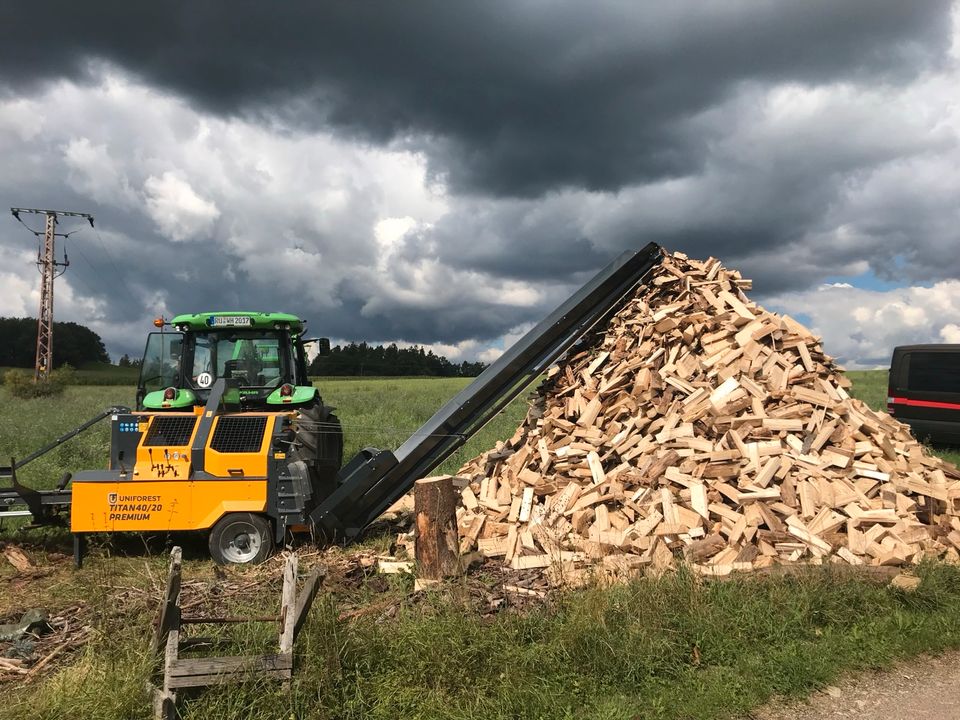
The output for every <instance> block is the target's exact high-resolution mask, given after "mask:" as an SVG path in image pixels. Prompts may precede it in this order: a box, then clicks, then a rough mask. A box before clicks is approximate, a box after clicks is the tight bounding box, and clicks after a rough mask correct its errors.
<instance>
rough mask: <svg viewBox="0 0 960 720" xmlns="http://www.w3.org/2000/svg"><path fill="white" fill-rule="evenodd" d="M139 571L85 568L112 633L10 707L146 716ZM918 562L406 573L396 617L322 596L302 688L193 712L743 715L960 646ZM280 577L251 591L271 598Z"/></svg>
mask: <svg viewBox="0 0 960 720" xmlns="http://www.w3.org/2000/svg"><path fill="white" fill-rule="evenodd" d="M118 564H119V565H121V569H120V570H118V569H116V566H117V565H118ZM153 564H154V565H156V563H153ZM124 570H125V571H126V573H125V574H122V575H121V574H119V573H121V572H123V571H124ZM130 570H131V568H130V564H129V563H128V564H127V566H125V567H124V566H123V565H122V564H121V563H119V562H118V561H116V560H114V561H110V563H108V562H107V561H105V560H104V561H98V562H97V563H95V564H94V565H93V566H92V567H91V568H90V569H89V570H85V571H84V574H82V576H83V577H84V578H85V580H84V581H83V582H85V583H86V585H87V586H88V587H89V589H90V593H91V595H90V599H91V600H92V601H94V602H97V601H99V603H100V606H101V608H102V609H100V610H99V611H98V614H97V615H96V617H95V619H94V622H95V624H96V628H97V630H99V631H100V632H98V633H97V635H96V637H95V639H94V640H93V641H92V642H91V643H90V644H89V645H88V646H87V648H86V650H85V652H83V653H82V654H81V656H80V657H78V658H76V659H75V661H74V662H73V663H72V664H71V665H70V666H69V667H68V668H66V669H64V670H62V671H61V672H59V673H58V674H56V675H54V676H52V677H50V678H48V679H46V680H43V681H41V682H40V683H39V684H38V685H37V686H28V687H25V688H20V689H13V690H9V691H7V693H6V694H5V698H6V701H5V712H4V717H5V718H10V719H11V720H21V719H22V720H27V718H30V719H31V720H46V719H50V720H53V719H54V718H85V719H89V720H100V719H102V720H115V719H120V718H123V719H128V718H147V717H149V708H148V703H147V699H146V697H145V695H144V693H143V690H142V687H143V682H144V681H145V680H146V679H147V678H148V677H149V674H150V670H151V659H150V658H148V657H146V656H145V653H144V652H143V648H144V644H145V642H146V636H147V633H146V631H145V630H146V628H147V627H148V622H149V616H150V613H149V606H148V604H147V603H145V602H140V603H133V604H130V603H129V601H127V602H128V604H127V606H126V607H116V606H115V605H114V603H111V601H110V598H111V597H112V595H111V593H113V592H115V591H112V590H111V589H110V586H115V587H116V586H119V587H123V586H124V585H125V584H127V583H131V582H135V581H136V575H135V574H131V573H130ZM188 572H189V573H192V575H189V576H190V577H191V578H195V577H196V570H192V569H191V570H190V571H188ZM234 573H239V574H241V575H242V574H243V573H242V571H231V573H230V574H229V575H228V578H229V577H230V576H232V575H233V574H234ZM920 575H921V577H922V583H921V585H920V587H919V588H918V589H917V590H916V591H915V592H912V593H905V592H903V591H900V590H897V589H895V588H892V587H890V586H889V585H884V584H882V583H880V582H878V581H876V580H873V579H870V578H868V577H866V576H863V575H858V574H856V573H854V572H852V571H839V570H837V569H830V568H808V569H806V570H805V571H802V572H800V573H798V574H795V575H780V576H764V577H751V578H744V579H735V580H730V581H712V582H702V581H700V580H698V579H697V578H695V577H693V576H692V575H691V574H689V573H687V572H684V571H680V572H678V573H675V574H672V575H669V576H666V577H664V578H661V579H658V580H643V581H635V582H632V583H630V584H628V585H623V586H618V587H613V588H607V589H600V588H591V589H586V590H580V591H571V592H568V593H566V594H563V595H558V596H556V597H555V598H554V599H553V600H552V602H550V603H549V604H548V605H546V606H544V607H542V608H537V609H533V610H528V611H524V612H518V611H512V610H506V611H503V612H500V613H499V614H496V615H493V616H491V617H484V616H483V615H481V614H480V613H478V612H477V604H478V600H477V597H476V594H471V593H469V592H468V591H467V586H466V585H460V584H453V585H451V586H449V587H446V588H442V589H440V590H439V591H436V592H432V593H429V594H428V595H427V596H426V598H422V599H421V600H420V601H419V602H416V603H411V602H409V601H406V602H402V601H403V600H404V598H406V597H408V595H407V593H408V588H407V587H406V586H405V585H404V584H403V582H402V581H398V582H397V583H395V584H394V585H392V586H389V587H387V588H386V589H382V588H381V589H380V590H379V594H378V596H377V597H378V599H380V600H384V599H393V600H394V601H395V605H394V607H395V612H394V614H393V616H392V617H390V618H386V617H384V616H381V615H377V614H371V615H369V616H365V617H360V618H358V619H354V620H338V617H337V616H338V614H339V603H340V602H341V599H340V597H338V595H337V594H323V595H321V596H320V597H319V598H318V601H317V603H316V605H315V607H314V608H313V610H312V611H311V615H310V617H309V619H308V622H307V624H306V626H305V628H304V631H303V634H302V635H301V638H300V640H299V641H298V646H297V670H296V675H295V679H294V682H293V683H292V687H291V690H290V692H289V694H288V693H285V692H284V691H283V690H282V688H281V687H280V686H279V685H278V684H272V683H263V684H250V685H246V686H239V687H238V686H232V687H228V688H222V689H211V690H209V691H206V692H204V693H201V694H199V695H195V696H193V697H187V698H185V701H184V702H183V703H182V704H181V711H182V714H183V717H184V718H210V717H236V718H249V719H250V720H261V719H262V720H266V719H268V718H269V719H276V720H280V719H283V720H287V719H289V718H337V719H343V720H348V719H353V718H357V719H358V720H359V719H360V718H363V719H364V720H366V719H368V718H372V719H377V718H383V719H384V720H388V719H392V718H397V717H405V718H411V719H413V718H450V719H466V718H484V719H487V718H489V719H495V718H517V717H525V718H526V717H529V718H544V719H551V718H557V719H561V718H611V719H612V718H624V719H626V718H635V717H643V718H651V719H657V720H693V719H701V720H708V719H714V718H731V717H738V716H742V714H744V713H746V712H749V711H750V709H751V708H753V707H755V706H756V705H758V704H760V703H762V702H764V701H765V700H767V699H768V698H769V697H770V696H771V695H773V694H782V695H787V696H800V695H803V694H806V693H808V692H809V691H811V690H812V689H814V688H817V687H822V686H823V685H825V684H828V683H830V682H832V681H833V680H834V679H835V678H836V677H837V676H838V674H840V673H842V672H845V671H849V670H856V669H867V668H882V667H886V666H888V665H889V664H890V663H892V662H894V661H896V660H898V659H900V658H904V657H909V656H911V655H914V654H916V653H919V652H927V651H937V650H942V649H946V648H952V647H956V646H958V645H960V570H958V569H956V568H953V567H949V566H943V565H930V566H927V567H923V568H921V569H920ZM144 579H145V577H141V578H140V581H141V582H143V581H144ZM78 582H79V581H77V580H74V583H78ZM154 582H155V580H154ZM372 583H373V581H372V580H371V581H369V584H372ZM275 589H276V588H275V587H270V588H269V589H265V590H264V591H263V593H262V594H261V596H260V597H259V598H255V599H254V601H253V603H252V604H253V605H254V606H256V607H261V608H263V607H266V608H269V605H270V602H275ZM864 608H869V609H870V611H869V612H864ZM234 609H235V610H242V609H243V608H240V607H235V608H234ZM246 611H247V612H249V611H250V607H247V608H246ZM236 632H238V633H239V638H238V640H239V643H238V645H237V650H239V649H240V648H244V649H246V650H247V651H250V650H262V651H267V650H268V648H269V646H270V643H271V630H270V629H269V628H259V629H256V628H254V627H253V626H250V627H246V628H238V629H237V630H236Z"/></svg>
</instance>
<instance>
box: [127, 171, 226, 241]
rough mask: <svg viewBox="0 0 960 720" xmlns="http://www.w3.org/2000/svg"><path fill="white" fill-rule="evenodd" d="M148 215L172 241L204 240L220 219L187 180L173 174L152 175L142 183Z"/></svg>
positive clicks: (216, 210)
mask: <svg viewBox="0 0 960 720" xmlns="http://www.w3.org/2000/svg"><path fill="white" fill-rule="evenodd" d="M143 189H144V190H145V191H146V196H147V212H148V213H149V214H150V217H151V218H153V221H154V222H155V223H156V224H157V227H158V228H159V229H160V231H161V232H162V233H163V234H164V235H166V236H167V237H169V238H170V239H171V240H174V241H175V242H183V241H185V240H194V241H196V240H203V239H204V238H206V237H207V236H209V235H210V234H211V233H212V232H213V228H214V224H215V223H216V221H217V218H219V217H220V210H219V209H218V208H217V206H216V204H215V203H213V202H211V201H210V200H207V199H205V198H202V197H200V196H199V195H198V194H197V193H196V191H195V190H194V189H193V188H192V187H191V186H190V183H188V182H187V181H186V180H182V179H181V178H178V177H177V176H176V175H174V173H172V172H165V173H163V175H162V176H161V177H159V178H157V177H154V176H153V175H151V176H150V177H148V178H147V179H146V182H144V184H143Z"/></svg>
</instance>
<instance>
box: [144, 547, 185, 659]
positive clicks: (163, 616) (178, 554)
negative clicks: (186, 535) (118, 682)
mask: <svg viewBox="0 0 960 720" xmlns="http://www.w3.org/2000/svg"><path fill="white" fill-rule="evenodd" d="M182 567H183V550H181V548H180V546H179V545H177V546H175V547H174V548H173V549H172V550H171V551H170V565H169V570H168V572H167V587H166V590H165V591H164V593H163V604H162V605H161V606H160V621H159V622H158V623H157V632H156V634H155V635H154V638H153V644H152V645H151V652H152V653H157V652H160V649H161V648H164V647H166V646H167V634H168V633H169V632H170V629H171V628H173V627H179V626H180V583H181V573H182Z"/></svg>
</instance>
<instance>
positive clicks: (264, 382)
mask: <svg viewBox="0 0 960 720" xmlns="http://www.w3.org/2000/svg"><path fill="white" fill-rule="evenodd" d="M154 325H155V326H157V327H158V328H159V331H158V332H153V333H150V335H149V337H148V338H147V346H146V349H145V351H144V354H143V362H142V364H141V366H140V380H139V383H138V385H137V410H138V411H145V412H148V413H153V412H164V411H171V412H181V413H182V412H199V409H200V408H203V407H204V406H205V405H206V402H207V399H208V397H209V395H210V391H211V388H212V387H213V385H214V383H215V382H216V381H217V380H218V379H221V378H223V379H225V380H226V381H227V390H226V392H225V393H224V395H223V405H224V407H225V408H228V409H230V410H231V411H232V412H234V413H256V412H260V413H263V412H267V413H274V412H291V413H295V415H296V419H295V421H294V423H293V425H292V426H293V431H292V436H291V437H290V438H289V442H290V445H289V449H290V452H291V453H293V454H294V455H295V456H297V457H298V458H299V459H300V460H302V461H303V462H304V464H305V466H306V470H307V471H308V474H309V476H310V478H311V480H312V481H313V484H314V486H315V489H316V490H319V491H320V492H321V493H322V494H321V497H322V496H324V495H325V494H328V493H329V492H331V491H332V490H333V489H334V487H335V485H336V476H337V472H338V471H339V470H340V466H341V464H342V462H343V433H342V430H341V427H340V421H339V420H338V419H337V417H336V415H334V414H333V410H334V408H332V407H328V406H326V405H324V403H323V398H321V396H320V393H319V391H318V390H317V388H315V387H314V386H313V384H312V383H311V382H310V379H309V377H308V376H307V357H306V351H305V346H306V345H307V344H309V343H314V342H315V343H317V344H318V352H319V353H320V354H326V353H328V352H329V351H330V341H329V340H328V339H327V338H313V339H309V340H308V339H304V338H303V332H304V322H303V321H302V320H301V319H300V318H298V317H296V316H295V315H288V314H286V313H257V312H208V313H196V314H192V315H177V316H176V317H174V318H173V319H172V320H169V321H166V320H164V319H163V318H158V319H157V320H155V321H154ZM167 327H169V328H170V329H169V330H167V329H166V328H167Z"/></svg>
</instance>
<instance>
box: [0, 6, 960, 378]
mask: <svg viewBox="0 0 960 720" xmlns="http://www.w3.org/2000/svg"><path fill="white" fill-rule="evenodd" d="M0 28H2V30H3V41H2V43H0V157H2V162H0V206H3V205H5V206H8V207H9V206H27V207H42V208H46V207H51V208H58V209H67V210H80V211H87V212H91V213H93V214H94V215H95V216H96V220H97V230H96V231H94V230H90V229H89V228H88V229H86V230H82V231H81V232H78V233H77V234H75V235H73V236H71V237H70V239H69V240H67V241H66V243H65V244H66V247H67V250H68V253H69V256H70V261H71V266H70V268H69V270H68V272H67V273H66V274H65V275H64V276H63V277H62V278H60V279H59V280H57V285H56V307H55V313H56V316H57V318H58V319H61V320H75V321H78V322H82V323H85V324H87V325H89V326H91V327H92V328H94V329H95V330H96V331H97V332H99V333H100V334H101V336H102V337H103V338H104V340H105V342H106V343H107V346H108V349H109V350H110V351H111V353H112V354H113V356H114V357H115V358H116V357H117V356H118V355H119V354H120V353H123V352H127V353H130V354H134V355H139V354H140V352H141V351H142V347H143V338H144V336H145V334H146V332H147V331H148V330H149V329H150V323H149V320H150V319H151V318H153V317H154V316H156V315H158V314H165V315H167V316H169V315H171V314H176V313H180V312H195V311H200V310H213V309H227V310H229V309H255V310H281V311H290V312H295V313H298V314H301V315H302V316H304V317H305V318H307V320H308V321H309V327H310V329H311V334H323V335H329V336H331V337H332V338H334V339H335V340H352V339H356V340H361V339H365V340H368V341H373V342H388V341H399V342H406V343H420V344H427V345H430V346H431V347H433V348H434V349H436V350H437V351H438V352H441V353H443V354H446V355H447V356H448V357H451V358H452V359H455V360H459V359H474V358H477V357H479V358H481V359H484V360H490V359H492V358H493V357H495V356H496V355H497V353H498V352H499V351H500V350H501V349H502V348H503V346H504V344H509V343H510V342H511V340H512V339H513V338H515V337H516V336H517V335H518V334H519V333H521V332H522V331H523V330H524V329H526V328H527V327H529V325H530V324H531V323H533V322H536V321H538V320H539V319H541V318H542V317H543V316H544V315H545V314H546V313H547V312H548V311H549V310H550V309H552V307H554V306H555V305H556V304H558V303H559V302H560V301H561V300H562V299H563V298H565V297H566V296H567V295H568V294H569V293H570V292H571V291H572V290H573V289H575V288H576V287H577V286H578V285H579V284H580V283H582V282H583V281H584V280H586V279H587V278H588V277H589V276H590V275H591V274H592V273H593V272H595V271H596V270H597V269H598V268H599V267H600V266H601V265H602V264H604V263H605V262H606V261H608V260H609V259H611V258H612V257H613V256H614V255H616V254H617V253H619V252H620V251H622V250H624V249H627V248H635V247H640V246H642V245H644V244H645V243H647V242H650V241H655V242H658V243H661V244H663V245H664V246H665V247H667V248H668V249H671V250H682V251H684V252H687V253H689V254H690V255H692V256H694V257H706V256H709V255H714V256H716V257H719V258H721V259H722V260H723V261H724V263H725V264H726V265H728V266H730V267H735V268H738V269H740V270H742V271H743V273H744V274H745V275H747V276H749V277H752V278H753V279H754V281H755V288H756V290H755V291H754V293H753V294H752V297H753V298H754V299H756V300H757V301H759V302H761V303H763V304H764V305H766V306H767V307H769V308H770V309H776V310H780V311H786V312H789V313H791V314H792V315H795V316H797V317H798V318H800V319H801V320H802V321H804V322H806V323H808V324H809V325H810V326H811V327H812V328H813V329H814V330H815V331H816V332H818V333H819V334H822V335H823V336H824V338H825V344H826V351H827V352H828V353H830V354H832V355H834V356H837V357H839V358H840V359H841V360H842V361H843V362H845V363H846V364H847V365H848V366H851V367H854V366H872V365H877V364H884V363H886V362H887V361H888V359H889V353H890V350H891V348H892V347H893V346H894V345H896V344H901V343H906V342H939V341H952V342H960V280H958V278H960V252H958V248H960V245H958V239H960V238H958V235H960V232H958V228H960V224H958V214H960V143H958V140H960V104H958V103H960V39H958V38H960V12H958V9H957V7H955V6H953V5H952V4H951V3H950V2H945V1H941V0H925V1H924V2H904V1H903V0H845V1H844V2H836V0H793V1H789V0H786V1H785V0H754V1H751V2H746V1H740V0H726V1H724V2H710V1H705V0H689V1H678V0H671V2H639V1H638V0H623V1H622V2H603V1H600V2H569V3H567V2H548V1H546V0H529V1H526V2H518V1H517V0H507V1H503V2H497V1H493V0H484V1H483V2H473V3H452V2H449V0H437V1H435V2H411V1H406V2H393V1H391V2H364V3H357V2H285V3H262V2H242V1H235V2H230V3H226V2H219V3H213V2H204V1H202V0H200V1H198V0H194V1H192V2H166V3H151V4H146V3H132V2H111V3H106V2H86V3H78V2H75V1H69V2H67V1H62V2H47V1H44V0H32V1H31V2H29V3H14V2H7V3H3V4H2V5H0ZM25 219H27V220H28V222H30V219H28V218H25ZM33 224H34V226H35V227H41V221H40V219H34V220H33ZM74 227H81V226H80V225H74V224H71V223H64V224H63V225H61V227H60V228H59V229H60V230H61V231H69V230H71V229H74ZM35 257H36V245H35V241H34V239H33V237H32V236H31V235H30V233H29V232H28V231H27V230H26V228H24V227H23V226H22V225H19V224H18V223H17V222H16V221H15V220H14V219H13V218H12V217H8V218H7V220H6V221H2V220H0V315H8V316H9V315H16V316H24V315H31V316H35V315H36V312H37V305H38V301H39V294H38V280H39V276H38V274H37V271H36V269H35V267H34V265H33V261H34V260H35Z"/></svg>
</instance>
